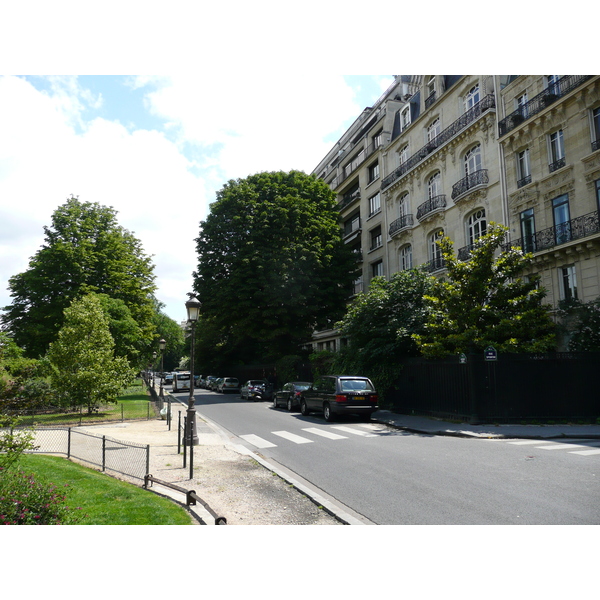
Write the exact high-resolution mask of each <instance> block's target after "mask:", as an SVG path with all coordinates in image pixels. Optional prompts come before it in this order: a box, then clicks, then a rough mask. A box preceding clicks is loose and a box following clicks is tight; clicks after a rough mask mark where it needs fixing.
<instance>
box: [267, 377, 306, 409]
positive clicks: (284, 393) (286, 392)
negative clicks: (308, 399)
mask: <svg viewBox="0 0 600 600" xmlns="http://www.w3.org/2000/svg"><path fill="white" fill-rule="evenodd" d="M311 385H312V384H311V383H310V382H308V381H290V382H288V383H286V384H285V385H284V386H283V387H282V388H281V389H280V390H279V391H277V392H275V393H274V394H273V406H274V407H275V408H277V407H278V406H285V407H286V408H287V409H288V410H289V411H290V412H291V411H292V410H294V409H295V408H298V409H299V408H300V398H301V397H302V392H304V391H306V390H307V389H308V388H309V387H310V386H311Z"/></svg>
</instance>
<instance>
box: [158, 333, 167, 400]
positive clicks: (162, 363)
mask: <svg viewBox="0 0 600 600" xmlns="http://www.w3.org/2000/svg"><path fill="white" fill-rule="evenodd" d="M158 347H159V349H160V399H161V400H164V397H165V396H164V393H163V380H164V378H165V348H166V347H167V342H166V341H165V340H164V338H163V339H161V340H160V342H158Z"/></svg>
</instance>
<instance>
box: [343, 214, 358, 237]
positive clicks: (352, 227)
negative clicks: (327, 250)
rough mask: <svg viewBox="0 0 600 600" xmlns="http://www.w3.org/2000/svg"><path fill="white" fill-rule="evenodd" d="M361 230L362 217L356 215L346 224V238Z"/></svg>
mask: <svg viewBox="0 0 600 600" xmlns="http://www.w3.org/2000/svg"><path fill="white" fill-rule="evenodd" d="M359 229H360V215H359V214H356V215H354V216H352V217H350V218H349V219H348V220H347V221H346V222H345V223H344V237H346V236H348V235H350V234H351V233H355V232H356V231H358V230H359Z"/></svg>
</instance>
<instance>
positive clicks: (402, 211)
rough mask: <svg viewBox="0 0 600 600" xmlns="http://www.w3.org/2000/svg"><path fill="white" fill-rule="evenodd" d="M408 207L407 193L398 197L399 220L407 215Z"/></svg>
mask: <svg viewBox="0 0 600 600" xmlns="http://www.w3.org/2000/svg"><path fill="white" fill-rule="evenodd" d="M409 210H410V209H409V206H408V192H405V193H404V194H402V196H400V200H399V201H398V216H399V217H400V218H402V217H405V216H406V215H407V214H408V213H409Z"/></svg>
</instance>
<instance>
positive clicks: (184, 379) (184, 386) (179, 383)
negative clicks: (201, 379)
mask: <svg viewBox="0 0 600 600" xmlns="http://www.w3.org/2000/svg"><path fill="white" fill-rule="evenodd" d="M190 378H191V373H190V372H189V371H180V372H179V373H173V391H174V392H182V391H184V390H189V389H190Z"/></svg>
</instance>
